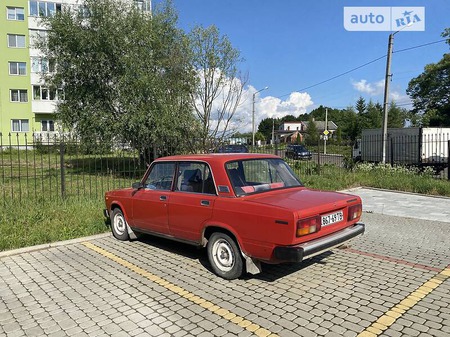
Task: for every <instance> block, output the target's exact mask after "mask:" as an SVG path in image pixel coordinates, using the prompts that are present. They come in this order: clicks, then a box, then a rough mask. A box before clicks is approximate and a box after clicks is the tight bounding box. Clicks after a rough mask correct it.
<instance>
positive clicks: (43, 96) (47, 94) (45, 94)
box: [33, 85, 58, 101]
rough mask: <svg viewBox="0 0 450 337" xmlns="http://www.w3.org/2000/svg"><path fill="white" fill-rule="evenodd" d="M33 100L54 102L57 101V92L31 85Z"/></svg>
mask: <svg viewBox="0 0 450 337" xmlns="http://www.w3.org/2000/svg"><path fill="white" fill-rule="evenodd" d="M33 99H34V100H37V101H54V100H57V99H58V94H57V90H56V89H54V88H47V87H43V86H40V85H33Z"/></svg>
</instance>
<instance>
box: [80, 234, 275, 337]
mask: <svg viewBox="0 0 450 337" xmlns="http://www.w3.org/2000/svg"><path fill="white" fill-rule="evenodd" d="M82 244H83V245H84V246H85V247H87V248H89V249H91V250H93V251H95V252H97V253H99V254H101V255H103V256H104V257H107V258H108V259H110V260H112V261H114V262H117V263H118V264H120V265H122V266H124V267H126V268H128V269H130V270H131V271H133V272H135V273H136V274H139V275H141V276H143V277H145V278H147V279H149V280H150V281H152V282H155V283H156V284H159V285H160V286H163V287H164V288H166V289H168V290H170V291H172V292H174V293H175V294H177V295H179V296H181V297H183V298H185V299H187V300H189V301H191V302H192V303H195V304H198V305H200V306H201V307H202V308H205V309H206V310H209V311H211V312H212V313H214V314H216V315H218V316H220V317H223V318H224V319H226V320H227V321H230V322H232V323H234V324H237V325H238V326H240V327H242V328H244V329H246V330H248V331H250V332H252V333H254V334H255V335H256V336H259V337H268V336H269V337H278V336H277V335H276V334H274V333H272V332H270V331H269V330H267V329H264V328H262V327H261V326H259V325H258V324H255V323H253V322H251V321H249V320H247V319H245V318H243V317H240V316H238V315H236V314H233V313H232V312H231V311H229V310H227V309H224V308H221V307H219V306H217V305H215V304H214V303H212V302H209V301H207V300H205V299H203V298H201V297H199V296H197V295H195V294H193V293H191V292H189V291H187V290H185V289H183V288H182V287H180V286H177V285H175V284H173V283H171V282H169V281H166V280H164V279H163V278H161V277H159V276H156V275H154V274H152V273H150V272H148V271H146V270H145V269H142V268H140V267H138V266H136V265H135V264H132V263H130V262H128V261H126V260H124V259H122V258H120V257H118V256H117V255H114V254H113V253H110V252H108V251H107V250H105V249H103V248H100V247H98V246H96V245H94V244H92V243H90V242H83V243H82Z"/></svg>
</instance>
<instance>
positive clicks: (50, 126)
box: [41, 120, 55, 132]
mask: <svg viewBox="0 0 450 337" xmlns="http://www.w3.org/2000/svg"><path fill="white" fill-rule="evenodd" d="M41 131H46V132H47V131H55V122H53V121H52V120H48V121H41Z"/></svg>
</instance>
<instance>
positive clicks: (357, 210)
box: [348, 204, 362, 221]
mask: <svg viewBox="0 0 450 337" xmlns="http://www.w3.org/2000/svg"><path fill="white" fill-rule="evenodd" d="M361 214H362V205H361V204H357V205H353V206H350V207H349V208H348V221H352V220H355V219H359V218H360V217H361Z"/></svg>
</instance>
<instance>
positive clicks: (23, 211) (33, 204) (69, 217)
mask: <svg viewBox="0 0 450 337" xmlns="http://www.w3.org/2000/svg"><path fill="white" fill-rule="evenodd" d="M103 207H104V206H103V200H102V199H100V198H98V199H94V200H91V199H81V200H80V199H66V200H64V201H61V200H54V199H53V200H48V201H46V202H44V203H42V201H39V202H38V201H37V200H35V199H34V198H32V197H31V198H26V199H23V200H22V201H21V203H20V207H18V202H17V200H14V201H3V203H2V204H1V205H0V210H1V212H0V233H1V234H2V235H1V236H0V251H3V250H9V249H15V248H20V247H27V246H33V245H38V244H43V243H50V242H55V241H60V240H68V239H74V238H78V237H83V236H88V235H93V234H98V233H102V232H105V231H107V227H106V225H105V222H104V221H103V216H102V208H103Z"/></svg>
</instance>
